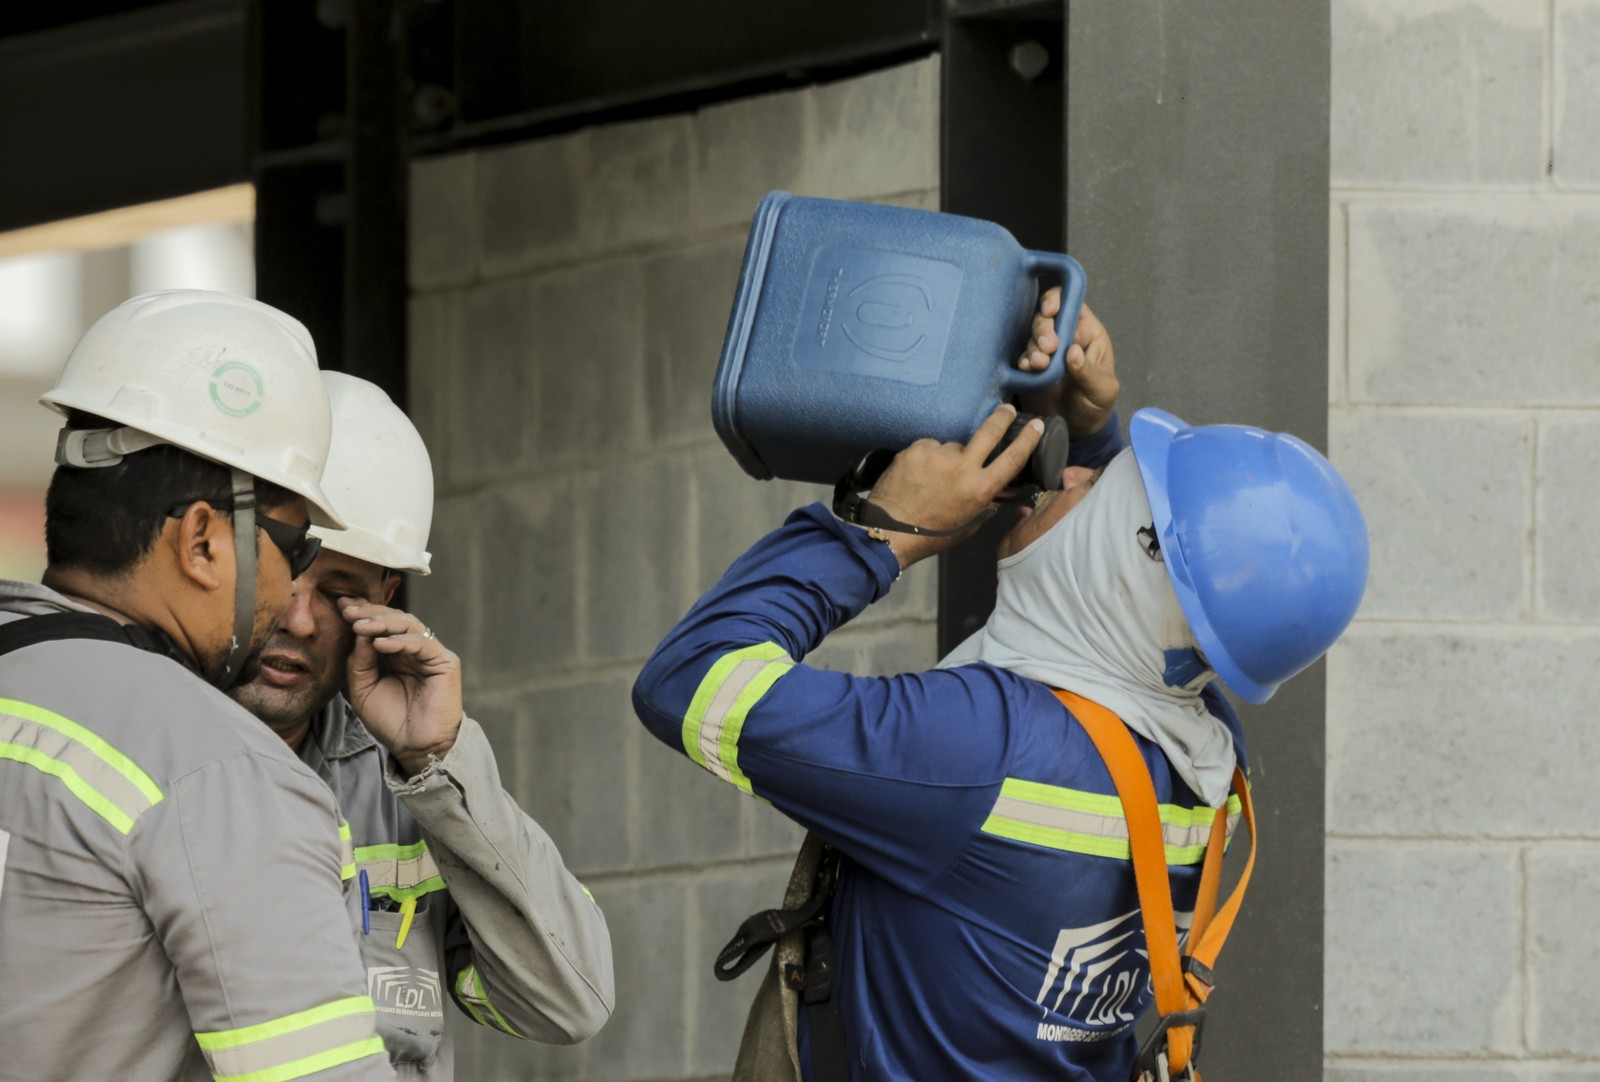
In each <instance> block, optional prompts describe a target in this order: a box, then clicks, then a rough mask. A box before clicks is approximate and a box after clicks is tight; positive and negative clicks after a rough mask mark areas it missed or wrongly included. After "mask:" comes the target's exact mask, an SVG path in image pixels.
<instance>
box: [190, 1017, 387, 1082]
mask: <svg viewBox="0 0 1600 1082" xmlns="http://www.w3.org/2000/svg"><path fill="white" fill-rule="evenodd" d="M376 1029H377V1016H376V1014H375V1012H374V1008H373V1004H372V999H371V997H369V996H348V997H346V998H344V999H338V1000H334V1001H333V1002H332V1003H324V1004H323V1005H322V1006H320V1007H312V1008H310V1009H308V1010H304V1011H297V1012H295V1013H294V1014H290V1015H285V1016H283V1017H282V1018H274V1019H272V1020H270V1021H267V1022H258V1023H256V1024H255V1025H253V1026H242V1027H240V1028H239V1029H227V1030H218V1031H216V1032H212V1033H196V1034H195V1042H196V1043H197V1044H199V1046H200V1049H201V1051H202V1052H203V1053H204V1054H205V1057H206V1063H207V1065H208V1066H209V1067H210V1070H211V1074H212V1075H213V1076H214V1077H215V1078H218V1079H230V1080H238V1082H286V1080H288V1079H294V1078H300V1077H301V1076H303V1075H308V1074H313V1073H315V1072H317V1071H322V1070H327V1069H328V1068H329V1067H336V1066H338V1065H339V1064H341V1063H349V1062H350V1061H351V1060H355V1059H360V1058H362V1057H364V1056H368V1055H371V1054H373V1052H374V1051H376V1052H378V1053H382V1052H383V1041H382V1040H381V1039H380V1038H378V1037H377V1035H376Z"/></svg>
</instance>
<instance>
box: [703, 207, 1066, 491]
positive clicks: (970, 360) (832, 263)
mask: <svg viewBox="0 0 1600 1082" xmlns="http://www.w3.org/2000/svg"><path fill="white" fill-rule="evenodd" d="M1041 280H1045V281H1046V282H1047V283H1050V284H1055V283H1059V284H1060V285H1061V286H1062V297H1061V311H1060V313H1059V314H1058V315H1057V316H1056V334H1057V336H1058V337H1059V338H1060V340H1061V345H1060V347H1059V348H1058V349H1057V350H1056V354H1055V356H1054V357H1053V358H1051V361H1050V366H1049V367H1048V368H1047V369H1045V370H1044V371H1041V372H1024V371H1021V370H1020V369H1018V368H1017V367H1016V358H1017V357H1018V356H1019V355H1020V354H1021V352H1022V348H1023V346H1024V345H1025V344H1026V342H1027V340H1028V337H1029V331H1030V330H1031V327H1032V321H1033V313H1034V309H1035V308H1036V307H1037V305H1038V299H1039V292H1040V282H1041ZM1083 290H1084V278H1083V268H1081V267H1079V266H1078V264H1077V261H1075V260H1073V259H1072V258H1071V257H1069V256H1065V255H1059V254H1057V253H1054V252H1035V251H1029V250H1027V249H1025V248H1023V247H1022V246H1021V245H1020V244H1018V243H1017V241H1016V238H1014V237H1013V236H1012V235H1011V234H1010V233H1008V232H1007V231H1006V230H1005V229H1003V228H1002V227H1000V226H998V225H996V224H994V223H993V222H985V221H979V220H978V219H976V218H964V217H961V216H959V215H955V214H942V213H939V212H937V211H927V210H911V209H909V208H906V207H891V206H881V205H877V204H870V203H848V202H841V201H838V200H833V199H810V198H804V197H801V196H795V195H791V194H790V193H788V192H781V191H780V192H772V193H770V194H769V195H768V196H767V197H766V198H765V199H763V200H762V201H761V205H760V206H759V207H758V208H757V210H756V215H755V221H754V222H753V223H752V224H751V226H750V239H749V241H748V243H747V244H746V245H745V251H744V265H743V267H742V268H741V269H740V272H739V286H738V290H737V292H736V293H735V295H734V301H733V313H732V315H731V316H730V317H729V320H728V333H727V337H726V339H725V340H724V341H723V345H722V359H721V362H720V363H719V364H718V367H717V377H716V382H715V385H714V388H713V391H712V406H711V416H712V421H713V423H714V424H715V425H716V429H717V434H718V435H719V436H721V437H722V442H723V443H724V444H725V445H726V446H727V448H728V450H729V451H731V452H732V453H733V457H734V458H735V459H737V460H738V462H739V465H740V466H742V467H744V470H745V472H746V473H748V474H750V475H751V476H752V477H758V478H761V479H762V480H767V479H769V478H772V477H781V478H785V479H787V480H791V481H815V482H820V483H823V484H832V483H834V482H835V481H837V480H839V479H840V478H841V477H842V476H844V475H845V474H846V473H848V472H849V471H850V470H851V469H852V467H854V466H855V465H856V464H857V463H858V462H859V461H860V460H861V459H862V457H863V456H864V455H866V454H867V453H868V452H871V451H874V450H878V449H882V448H889V449H893V450H899V449H901V448H904V447H906V446H909V445H910V444H912V443H914V442H916V441H917V440H919V439H923V438H932V439H937V440H960V441H962V442H965V441H966V440H967V439H968V438H969V437H970V436H971V435H972V432H973V430H974V429H976V428H977V427H978V425H979V424H981V423H982V421H983V419H984V418H985V417H987V416H988V415H989V414H990V413H991V412H993V411H994V408H995V407H996V406H998V405H999V404H1000V403H1001V402H1003V401H1005V400H1007V399H1008V398H1009V397H1010V396H1011V395H1014V394H1018V393H1022V392H1027V391H1034V390H1044V389H1046V388H1048V387H1050V386H1052V385H1053V384H1055V383H1056V382H1057V381H1058V380H1060V379H1061V377H1062V374H1063V373H1064V372H1065V370H1066V359H1065V358H1066V349H1067V346H1068V345H1069V344H1070V343H1071V341H1072V336H1073V333H1074V331H1075V330H1076V328H1077V325H1078V310H1079V308H1080V307H1081V306H1082V304H1083ZM1061 457H1063V458H1064V457H1065V452H1064V450H1063V451H1062V456H1061ZM1051 487H1053V486H1051Z"/></svg>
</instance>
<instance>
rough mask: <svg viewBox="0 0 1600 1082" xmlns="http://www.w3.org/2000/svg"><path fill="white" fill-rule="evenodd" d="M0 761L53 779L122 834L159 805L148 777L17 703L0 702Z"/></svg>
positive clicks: (53, 718)
mask: <svg viewBox="0 0 1600 1082" xmlns="http://www.w3.org/2000/svg"><path fill="white" fill-rule="evenodd" d="M0 759H6V760H10V761H11V762H15V763H22V764H25V765H27V766H31V767H33V768H34V769H35V770H38V771H39V772H40V773H43V774H48V775H50V776H51V777H53V778H56V779H57V780H59V781H60V782H61V783H62V784H63V785H65V786H66V787H67V791H68V792H70V793H72V795H73V796H75V797H77V798H78V799H79V800H81V801H83V803H84V804H85V805H87V806H88V808H89V809H90V810H91V811H93V812H94V813H95V814H96V815H98V816H100V818H102V819H104V820H105V821H106V822H107V823H110V824H111V827H112V829H114V830H116V831H117V832H118V833H120V834H127V833H128V832H129V831H131V830H132V829H133V822H134V820H135V819H137V818H139V816H140V815H142V814H144V813H145V812H146V811H148V810H149V809H150V808H152V807H154V806H155V805H156V804H157V803H159V802H160V801H161V800H162V799H163V798H162V794H161V790H160V789H159V788H157V787H156V784H155V782H153V781H151V780H150V776H149V775H148V774H146V773H145V772H144V771H143V770H140V769H139V767H138V766H136V765H135V764H134V762H133V760H131V759H129V758H128V757H127V756H125V755H123V754H122V753H121V752H119V751H117V749H116V748H113V747H112V746H111V745H110V744H108V743H106V742H105V741H104V740H102V739H101V738H100V737H99V736H97V735H95V734H94V733H92V732H90V731H89V730H88V729H85V728H84V727H83V726H82V725H79V724H78V723H77V722H75V721H72V720H71V719H70V718H65V717H62V716H61V715H60V714H57V713H55V712H53V711H50V710H46V709H44V708H43V707H41V706H34V705H33V704H32V703H25V702H21V701H20V700H17V699H0Z"/></svg>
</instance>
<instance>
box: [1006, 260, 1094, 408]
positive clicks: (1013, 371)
mask: <svg viewBox="0 0 1600 1082" xmlns="http://www.w3.org/2000/svg"><path fill="white" fill-rule="evenodd" d="M1026 266H1027V270H1028V273H1029V274H1030V275H1032V276H1034V277H1039V275H1040V274H1041V273H1046V274H1049V275H1050V276H1051V277H1053V278H1056V277H1058V278H1060V279H1061V310H1060V311H1058V312H1057V313H1056V352H1055V356H1053V357H1051V358H1050V365H1049V367H1047V368H1045V369H1044V371H1042V372H1024V371H1023V370H1022V369H1020V368H1008V369H1006V372H1005V375H1003V376H1001V377H1000V390H1001V391H1002V392H1003V393H1005V394H1027V393H1028V392H1030V391H1043V390H1047V389H1048V388H1050V387H1054V386H1055V385H1056V383H1058V382H1059V381H1060V379H1061V377H1062V375H1064V374H1065V373H1066V370H1067V347H1068V346H1070V345H1072V337H1073V335H1074V334H1076V333H1077V330H1078V312H1079V310H1080V309H1081V308H1082V307H1083V290H1084V284H1085V283H1084V277H1083V268H1082V267H1080V266H1079V265H1078V261H1077V260H1076V259H1073V258H1072V257H1071V256H1070V255H1062V254H1061V253H1060V252H1034V251H1030V252H1028V253H1026Z"/></svg>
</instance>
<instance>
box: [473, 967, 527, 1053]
mask: <svg viewBox="0 0 1600 1082" xmlns="http://www.w3.org/2000/svg"><path fill="white" fill-rule="evenodd" d="M456 992H457V993H458V994H457V998H458V999H460V1000H462V1001H463V1002H462V1005H463V1006H465V1007H466V1008H467V1010H468V1011H470V1012H471V1014H472V1017H473V1018H474V1019H475V1020H476V1021H477V1023H478V1025H480V1026H483V1027H485V1028H492V1027H490V1026H489V1023H488V1022H486V1021H484V1018H483V1015H481V1014H479V1013H478V1010H477V1008H478V1007H482V1008H484V1009H485V1010H487V1011H488V1012H489V1013H490V1014H491V1015H493V1016H494V1020H495V1021H496V1022H498V1023H499V1024H500V1028H501V1029H502V1030H504V1031H505V1032H507V1033H509V1034H511V1036H513V1037H515V1038H517V1039H518V1040H521V1041H525V1040H527V1039H528V1038H526V1037H524V1036H523V1035H522V1034H520V1033H518V1032H517V1031H516V1029H515V1028H513V1027H512V1025H511V1023H510V1022H507V1021H506V1019H505V1015H503V1014H501V1013H500V1012H499V1010H497V1009H496V1008H495V1005H494V1003H493V1002H491V1001H490V999H489V993H488V991H487V990H486V989H485V988H484V987H483V977H482V976H480V975H479V973H478V967H477V966H473V965H469V966H467V968H466V969H463V970H462V971H461V975H460V976H459V977H457V978H456Z"/></svg>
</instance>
